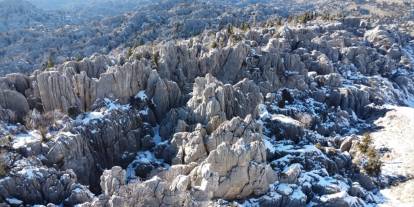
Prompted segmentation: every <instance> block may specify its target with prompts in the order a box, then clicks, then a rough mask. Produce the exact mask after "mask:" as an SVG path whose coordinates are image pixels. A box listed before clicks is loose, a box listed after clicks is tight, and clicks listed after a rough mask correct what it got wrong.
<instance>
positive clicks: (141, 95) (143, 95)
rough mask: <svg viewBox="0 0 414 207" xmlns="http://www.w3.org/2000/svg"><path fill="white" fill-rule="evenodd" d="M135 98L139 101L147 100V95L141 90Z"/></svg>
mask: <svg viewBox="0 0 414 207" xmlns="http://www.w3.org/2000/svg"><path fill="white" fill-rule="evenodd" d="M135 98H138V99H140V100H143V101H144V100H147V99H148V96H147V94H146V93H145V90H142V91H139V92H138V93H137V95H135Z"/></svg>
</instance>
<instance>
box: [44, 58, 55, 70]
mask: <svg viewBox="0 0 414 207" xmlns="http://www.w3.org/2000/svg"><path fill="white" fill-rule="evenodd" d="M54 66H55V63H54V62H53V58H52V56H51V55H50V56H49V58H48V59H47V64H46V68H53V67H54Z"/></svg>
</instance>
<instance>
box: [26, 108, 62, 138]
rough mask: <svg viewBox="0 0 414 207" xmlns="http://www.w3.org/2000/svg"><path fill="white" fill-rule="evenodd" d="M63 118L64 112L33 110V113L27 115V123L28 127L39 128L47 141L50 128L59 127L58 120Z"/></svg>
mask: <svg viewBox="0 0 414 207" xmlns="http://www.w3.org/2000/svg"><path fill="white" fill-rule="evenodd" d="M61 118H63V114H61V113H59V112H58V111H49V112H46V113H43V114H42V113H40V112H38V111H37V110H33V111H32V113H31V114H29V115H28V116H27V117H26V120H25V125H26V127H27V128H28V129H32V130H39V132H40V134H41V135H42V139H43V141H46V135H47V133H48V132H49V129H50V128H56V127H57V122H56V121H57V120H59V119H61Z"/></svg>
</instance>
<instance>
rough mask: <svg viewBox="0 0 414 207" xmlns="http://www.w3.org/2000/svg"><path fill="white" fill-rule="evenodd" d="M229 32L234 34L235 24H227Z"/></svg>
mask: <svg viewBox="0 0 414 207" xmlns="http://www.w3.org/2000/svg"><path fill="white" fill-rule="evenodd" d="M227 34H230V35H232V34H234V27H233V25H231V24H229V25H227Z"/></svg>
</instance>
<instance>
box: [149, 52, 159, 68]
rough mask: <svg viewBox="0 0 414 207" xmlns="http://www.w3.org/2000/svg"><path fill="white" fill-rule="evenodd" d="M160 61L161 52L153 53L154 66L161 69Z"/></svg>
mask: <svg viewBox="0 0 414 207" xmlns="http://www.w3.org/2000/svg"><path fill="white" fill-rule="evenodd" d="M159 61H160V52H158V51H155V52H153V53H152V56H151V62H152V64H154V65H155V66H157V67H159Z"/></svg>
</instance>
